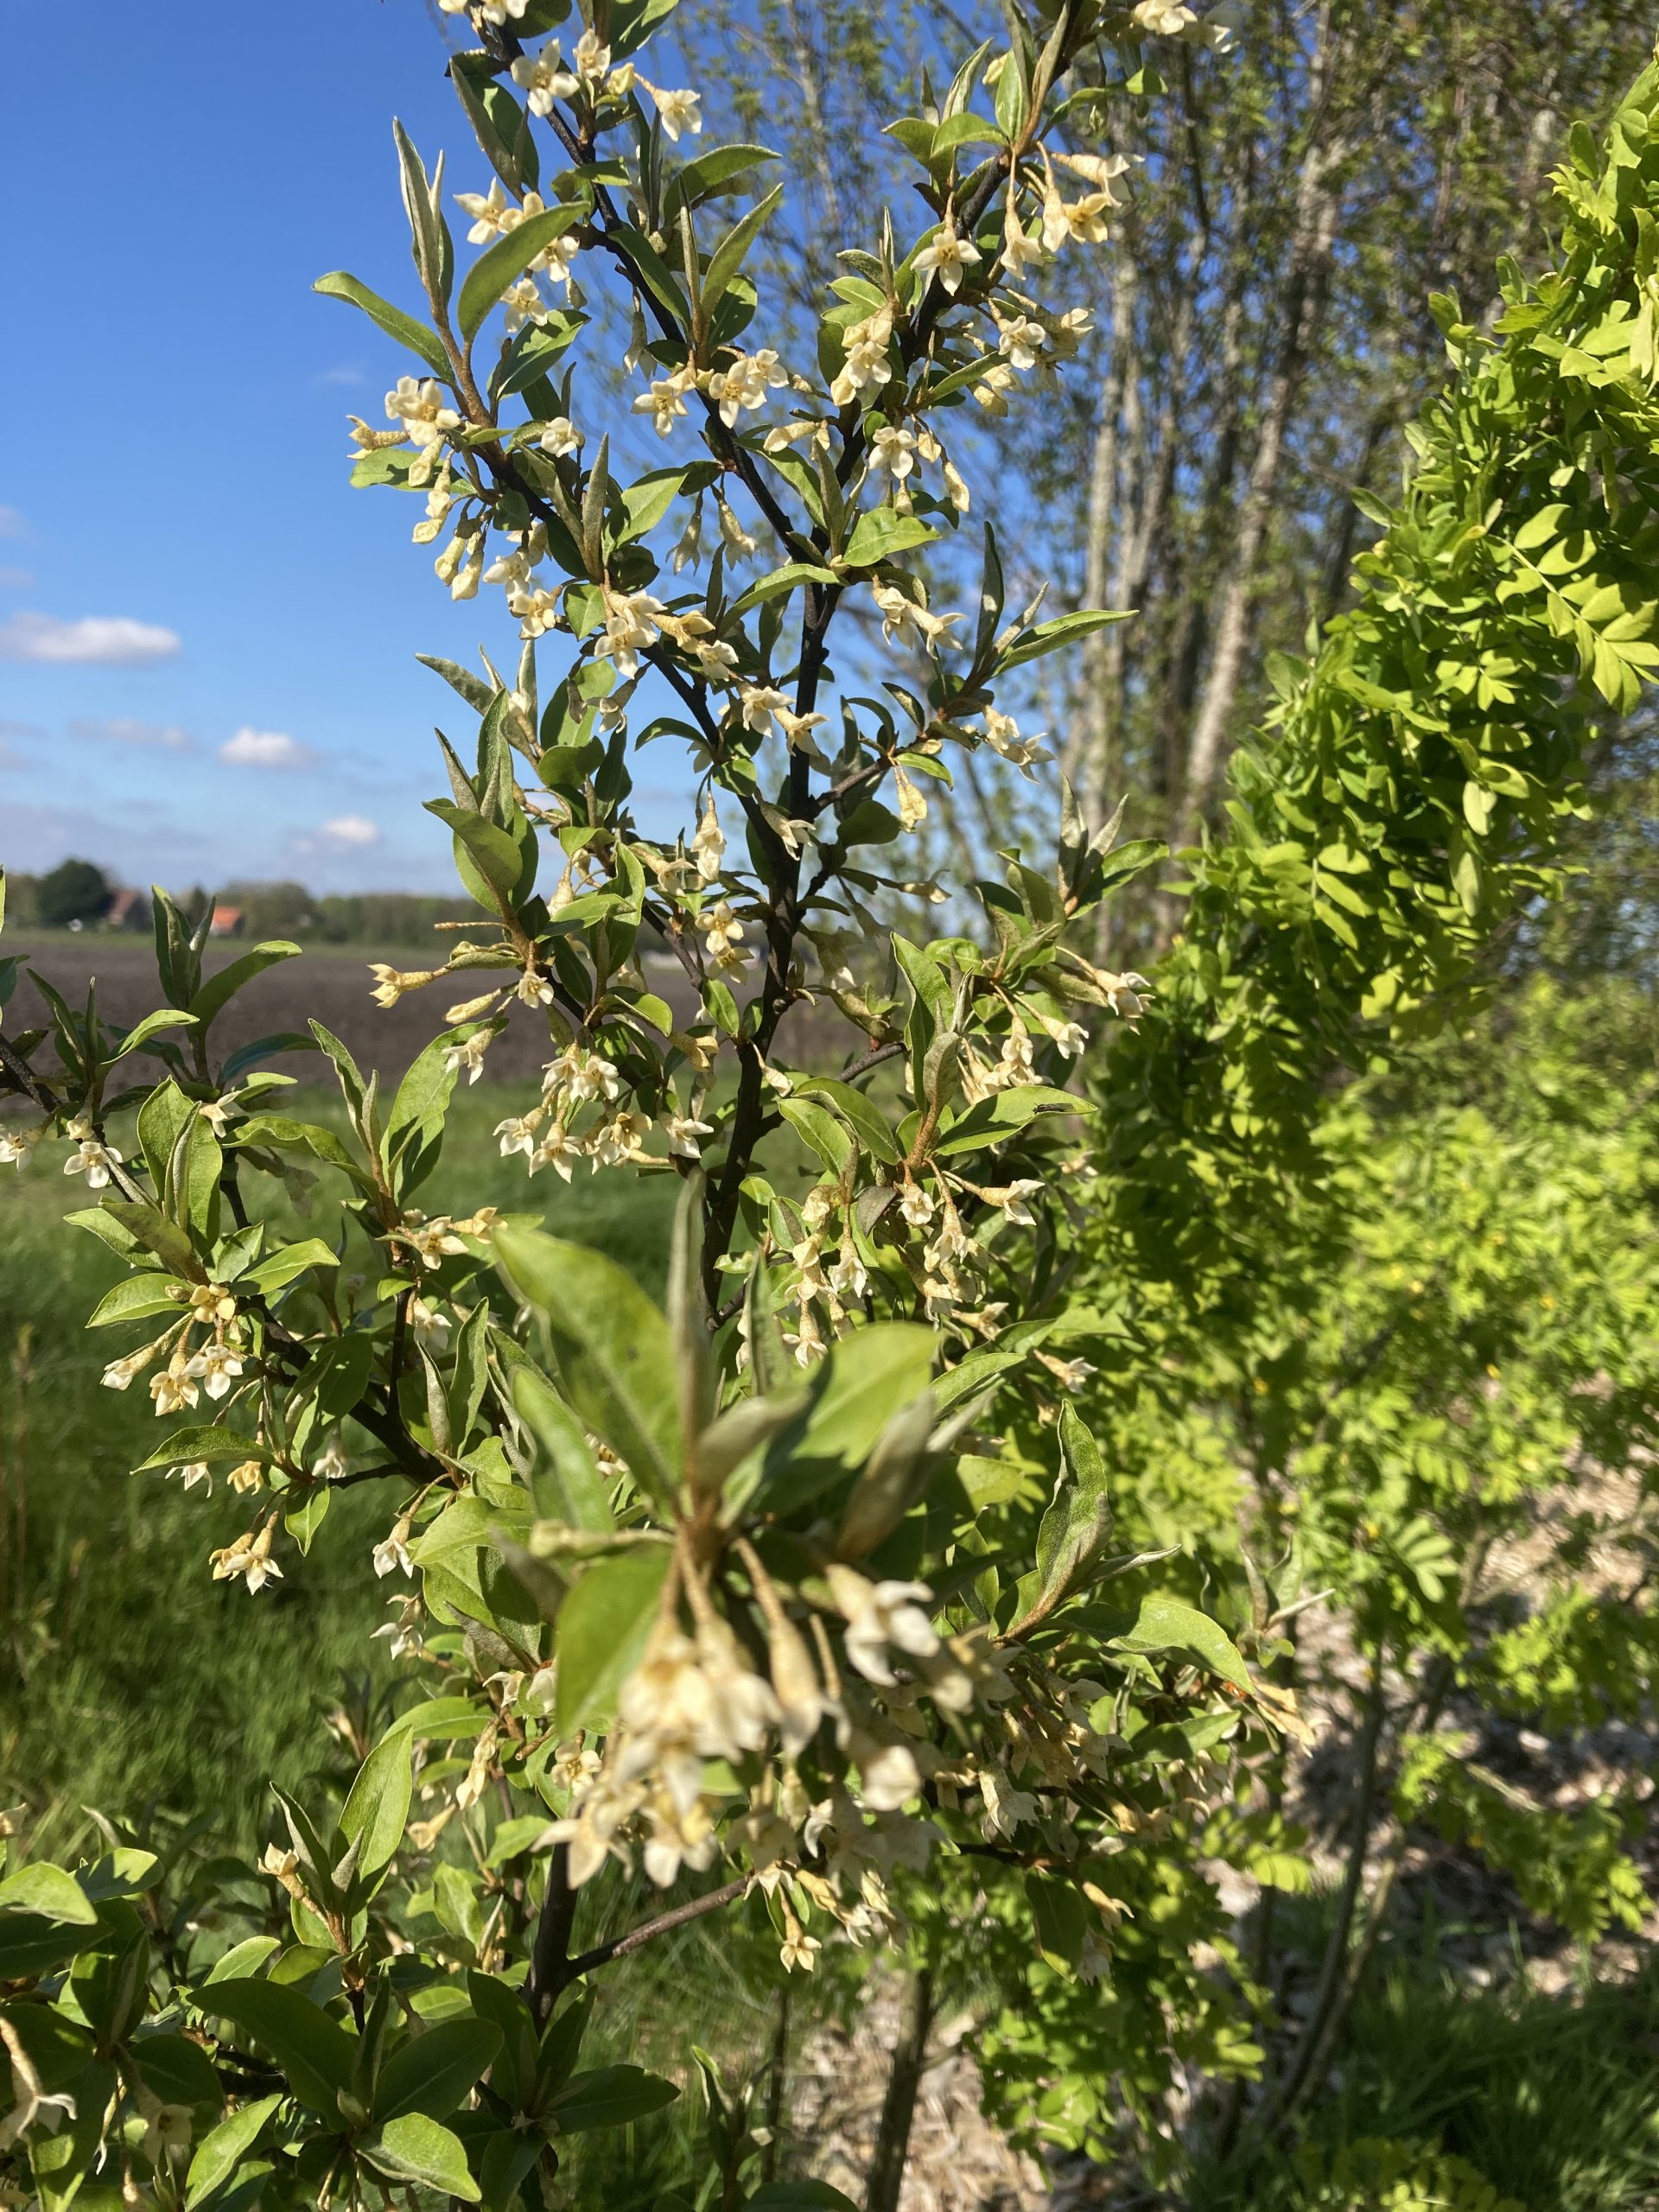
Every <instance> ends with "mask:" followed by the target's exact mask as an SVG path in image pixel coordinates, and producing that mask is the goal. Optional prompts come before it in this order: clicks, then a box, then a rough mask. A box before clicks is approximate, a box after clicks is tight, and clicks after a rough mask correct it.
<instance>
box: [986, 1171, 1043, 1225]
mask: <svg viewBox="0 0 1659 2212" xmlns="http://www.w3.org/2000/svg"><path fill="white" fill-rule="evenodd" d="M1042 1187H1043V1185H1042V1184H1041V1183H1040V1182H1039V1181H1038V1180H1036V1179H1033V1178H1032V1177H1030V1176H1025V1177H1022V1178H1021V1179H1020V1181H1019V1182H1017V1183H1005V1184H1004V1185H1002V1187H1001V1189H1000V1190H995V1191H987V1192H986V1193H985V1196H986V1197H987V1198H989V1199H990V1201H991V1203H992V1204H993V1205H999V1206H1001V1209H1002V1211H1003V1213H1004V1215H1005V1216H1006V1217H1007V1219H1008V1220H1009V1221H1011V1222H1012V1223H1013V1224H1014V1226H1015V1228H1017V1229H1034V1228H1035V1227H1036V1226H1037V1221H1036V1217H1035V1216H1034V1215H1033V1212H1032V1211H1031V1206H1030V1203H1029V1201H1030V1200H1031V1199H1033V1198H1035V1197H1036V1195H1037V1193H1038V1192H1039V1191H1040V1190H1041V1189H1042Z"/></svg>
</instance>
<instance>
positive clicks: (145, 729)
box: [69, 715, 190, 753]
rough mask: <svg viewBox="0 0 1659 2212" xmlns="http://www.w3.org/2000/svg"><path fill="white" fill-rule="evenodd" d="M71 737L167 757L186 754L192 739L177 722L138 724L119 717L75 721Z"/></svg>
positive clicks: (127, 718) (71, 725)
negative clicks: (126, 746) (144, 750)
mask: <svg viewBox="0 0 1659 2212" xmlns="http://www.w3.org/2000/svg"><path fill="white" fill-rule="evenodd" d="M69 734H70V735H71V737H86V738H91V739H92V740H93V741H95V742H96V743H98V744H99V745H132V746H138V747H144V748H147V749H149V750H152V751H158V752H164V753H185V752H188V750H189V748H190V739H189V737H188V735H187V734H186V733H185V732H184V731H183V730H181V728H179V727H178V725H177V723H176V722H138V721H131V720H130V718H129V717H128V716H127V715H114V716H112V717H111V719H110V720H109V721H73V722H71V723H70V725H69Z"/></svg>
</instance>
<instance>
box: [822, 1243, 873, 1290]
mask: <svg viewBox="0 0 1659 2212" xmlns="http://www.w3.org/2000/svg"><path fill="white" fill-rule="evenodd" d="M829 1287H830V1289H831V1290H833V1291H834V1292H835V1294H836V1297H837V1298H862V1297H863V1295H864V1294H865V1292H866V1291H867V1290H868V1288H869V1287H870V1276H869V1270H868V1268H866V1266H865V1265H864V1262H863V1261H862V1260H861V1259H860V1258H859V1256H858V1253H857V1250H856V1249H855V1247H854V1246H853V1245H851V1244H843V1245H842V1248H841V1250H840V1251H839V1252H838V1253H837V1254H836V1263H835V1265H834V1267H832V1268H830V1270H829Z"/></svg>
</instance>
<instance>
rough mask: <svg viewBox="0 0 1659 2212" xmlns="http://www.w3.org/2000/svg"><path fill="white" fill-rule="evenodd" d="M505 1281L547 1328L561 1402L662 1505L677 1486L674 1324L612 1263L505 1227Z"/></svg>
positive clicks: (498, 1246) (500, 1240) (536, 1233)
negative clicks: (562, 1393) (564, 1398)
mask: <svg viewBox="0 0 1659 2212" xmlns="http://www.w3.org/2000/svg"><path fill="white" fill-rule="evenodd" d="M494 1242H495V1250H496V1255H497V1257H498V1259H499V1262H500V1264H501V1269H502V1272H503V1274H505V1277H506V1280H507V1281H508V1282H509V1284H510V1285H511V1286H512V1288H513V1289H514V1290H515V1291H516V1292H517V1293H518V1295H519V1296H520V1297H521V1298H523V1299H524V1300H527V1301H528V1303H529V1304H531V1306H534V1307H535V1308H536V1310H537V1313H539V1314H540V1316H541V1318H542V1320H543V1325H544V1326H545V1327H546V1330H547V1333H548V1340H549V1343H550V1346H551V1348H552V1351H553V1355H554V1357H555V1359H556V1363H557V1366H558V1372H559V1376H560V1379H561V1381H562V1382H563V1384H564V1391H565V1395H566V1396H567V1397H568V1399H569V1402H570V1403H571V1405H572V1406H574V1407H575V1410H576V1412H577V1413H578V1414H581V1416H582V1419H583V1420H584V1421H586V1422H587V1424H588V1427H589V1428H590V1429H592V1430H593V1431H594V1433H595V1434H596V1435H598V1436H601V1437H603V1439H604V1440H605V1441H606V1442H607V1444H608V1445H610V1446H611V1447H612V1449H613V1451H614V1452H618V1453H619V1454H620V1457H621V1458H622V1459H624V1460H625V1461H626V1464H627V1465H628V1467H629V1468H630V1469H631V1470H632V1474H633V1477H634V1479H635V1480H636V1481H637V1482H639V1483H640V1484H642V1485H643V1486H644V1487H645V1489H646V1490H647V1491H650V1492H651V1494H652V1496H653V1497H656V1498H657V1499H658V1501H659V1502H661V1503H669V1502H671V1500H672V1499H673V1498H674V1497H675V1495H676V1493H677V1491H678V1488H679V1479H680V1463H681V1439H680V1416H679V1408H678V1404H677V1394H676V1388H675V1374H674V1352H673V1342H672V1338H671V1334H670V1331H669V1325H668V1319H667V1317H666V1315H664V1313H662V1312H660V1311H659V1309H658V1307H657V1306H653V1305H652V1302H651V1300H650V1299H648V1298H647V1297H646V1296H645V1293H644V1291H642V1290H641V1289H640V1287H639V1285H638V1283H636V1282H635V1281H634V1280H633V1277H632V1275H630V1274H627V1273H626V1271H625V1270H624V1269H623V1268H620V1267H618V1266H617V1264H616V1262H614V1261H613V1260H607V1258H606V1257H605V1255H603V1254H602V1253H600V1252H594V1251H590V1250H589V1249H588V1247H587V1246H586V1245H582V1244H569V1243H566V1242H565V1241H564V1240H563V1238H562V1237H557V1236H545V1235H543V1233H542V1232H541V1231H540V1230H533V1229H524V1228H520V1227H519V1226H518V1224H513V1223H506V1222H504V1223H499V1224H497V1227H496V1230H495V1239H494Z"/></svg>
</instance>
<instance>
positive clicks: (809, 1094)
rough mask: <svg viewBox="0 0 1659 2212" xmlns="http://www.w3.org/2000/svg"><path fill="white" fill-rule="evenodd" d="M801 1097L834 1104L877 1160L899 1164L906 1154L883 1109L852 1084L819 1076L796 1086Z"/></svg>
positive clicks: (796, 1092) (894, 1164)
mask: <svg viewBox="0 0 1659 2212" xmlns="http://www.w3.org/2000/svg"><path fill="white" fill-rule="evenodd" d="M795 1096H797V1097H798V1098H821V1099H822V1100H823V1103H825V1105H827V1106H830V1107H833V1108H834V1109H835V1110H836V1113H837V1114H839V1115H840V1116H841V1118H842V1121H843V1122H848V1123H849V1125H850V1126H851V1128H852V1130H853V1133H854V1135H855V1136H856V1137H857V1139H858V1141H859V1142H860V1143H861V1145H862V1146H863V1147H864V1149H865V1150H866V1152H868V1153H871V1154H874V1157H875V1158H876V1159H877V1160H882V1161H884V1162H885V1163H886V1164H887V1166H889V1167H896V1166H898V1164H899V1160H902V1159H903V1157H904V1154H902V1153H901V1152H900V1150H899V1145H898V1141H897V1140H896V1139H895V1138H894V1136H893V1131H892V1130H891V1128H888V1126H887V1122H886V1120H885V1119H884V1118H883V1116H882V1114H881V1110H880V1108H879V1107H878V1106H877V1105H875V1104H874V1102H873V1101H872V1100H870V1099H868V1098H867V1097H866V1096H865V1095H864V1093H863V1092H862V1091H861V1090H854V1088H853V1086H852V1084H850V1083H841V1082H838V1081H837V1080H836V1078H834V1077H830V1076H817V1077H813V1078H812V1079H811V1080H810V1082H805V1083H798V1084H796V1085H795Z"/></svg>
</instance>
